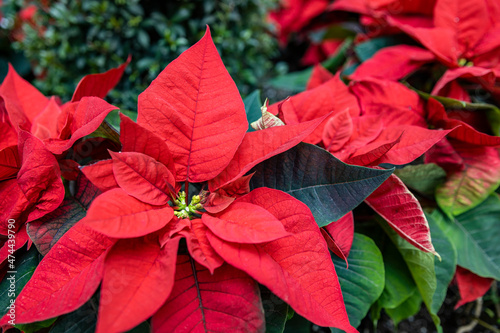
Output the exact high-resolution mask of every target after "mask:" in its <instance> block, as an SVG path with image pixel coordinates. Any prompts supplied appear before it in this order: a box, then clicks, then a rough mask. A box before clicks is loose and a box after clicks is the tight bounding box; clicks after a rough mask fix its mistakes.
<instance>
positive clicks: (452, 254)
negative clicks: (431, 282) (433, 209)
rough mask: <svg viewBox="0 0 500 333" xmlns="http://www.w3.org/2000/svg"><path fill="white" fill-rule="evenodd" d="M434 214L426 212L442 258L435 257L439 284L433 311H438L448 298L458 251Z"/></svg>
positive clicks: (434, 297)
mask: <svg viewBox="0 0 500 333" xmlns="http://www.w3.org/2000/svg"><path fill="white" fill-rule="evenodd" d="M434 215H435V214H432V215H429V214H426V218H427V222H428V223H429V228H430V230H431V237H432V244H433V245H434V248H435V249H436V252H437V253H439V254H440V255H441V258H442V259H441V261H439V260H438V258H437V257H434V269H435V271H436V282H437V285H436V292H435V293H434V296H432V306H431V311H432V313H437V312H438V311H439V309H440V308H441V305H442V304H443V302H444V299H445V298H446V291H447V290H448V286H449V285H450V282H451V280H452V279H453V276H454V275H455V269H456V267H457V251H456V249H455V247H454V246H453V244H452V243H451V242H450V240H449V239H448V237H447V235H446V234H445V233H444V232H443V231H442V230H441V229H440V228H439V226H438V224H437V222H436V221H435V220H434Z"/></svg>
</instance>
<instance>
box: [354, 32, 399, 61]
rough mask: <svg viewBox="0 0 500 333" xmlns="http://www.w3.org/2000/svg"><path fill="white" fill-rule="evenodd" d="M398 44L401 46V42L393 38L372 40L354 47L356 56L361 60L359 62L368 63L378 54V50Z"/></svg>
mask: <svg viewBox="0 0 500 333" xmlns="http://www.w3.org/2000/svg"><path fill="white" fill-rule="evenodd" d="M397 44H400V42H399V40H398V38H396V37H393V36H386V37H379V38H372V39H369V40H367V41H366V42H362V43H359V44H357V45H356V46H355V47H354V52H355V53H356V56H357V57H358V58H359V60H361V61H366V60H368V59H370V58H371V57H373V55H374V54H375V53H377V51H378V50H380V49H383V48H385V47H388V46H393V45H397Z"/></svg>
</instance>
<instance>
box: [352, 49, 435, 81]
mask: <svg viewBox="0 0 500 333" xmlns="http://www.w3.org/2000/svg"><path fill="white" fill-rule="evenodd" d="M434 60H435V57H434V55H433V54H432V53H431V52H429V51H427V50H425V49H423V48H420V47H416V46H409V45H397V46H389V47H385V48H383V49H381V50H380V51H378V52H377V53H375V55H373V57H371V58H370V59H368V60H366V61H364V62H363V63H362V64H361V65H359V67H358V68H356V71H355V72H354V73H353V74H352V75H350V78H351V79H352V80H355V81H358V80H362V79H366V78H370V77H375V78H380V79H386V80H394V81H397V80H399V79H401V78H403V77H405V76H406V75H408V74H411V73H413V72H414V71H416V70H417V69H419V68H420V67H421V66H422V65H424V64H426V63H428V62H431V61H434ZM387 64H391V65H390V66H388V65H387Z"/></svg>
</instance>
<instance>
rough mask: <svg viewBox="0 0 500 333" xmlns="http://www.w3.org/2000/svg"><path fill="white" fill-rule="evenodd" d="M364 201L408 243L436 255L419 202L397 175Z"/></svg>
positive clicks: (392, 176)
mask: <svg viewBox="0 0 500 333" xmlns="http://www.w3.org/2000/svg"><path fill="white" fill-rule="evenodd" d="M365 202H366V203H367V204H368V205H369V206H370V207H371V208H373V210H375V212H377V213H378V214H379V215H380V216H382V217H383V218H384V219H385V220H386V221H387V223H389V225H390V226H391V227H392V228H393V229H394V230H395V231H396V232H397V233H398V234H399V235H400V236H401V237H403V238H404V239H406V240H407V241H408V242H409V243H410V244H412V245H413V246H415V247H417V248H419V249H420V250H422V251H425V252H430V253H433V254H437V252H436V250H434V246H433V245H432V242H431V233H430V230H429V224H428V223H427V219H426V218H425V215H424V212H423V211H422V207H421V206H420V203H419V202H418V200H417V199H416V198H415V196H414V195H413V194H412V193H411V192H410V191H409V190H408V188H407V187H406V185H405V184H404V183H403V182H402V181H401V180H400V179H399V178H398V177H397V176H395V175H391V176H390V177H389V178H388V179H387V180H386V181H385V182H384V183H382V185H380V186H379V187H378V188H377V189H376V190H375V191H374V192H373V193H372V194H370V195H369V196H368V197H367V198H366V199H365Z"/></svg>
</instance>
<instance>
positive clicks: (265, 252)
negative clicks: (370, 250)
mask: <svg viewBox="0 0 500 333" xmlns="http://www.w3.org/2000/svg"><path fill="white" fill-rule="evenodd" d="M239 201H240V202H249V203H252V204H254V205H258V206H261V207H262V208H264V209H266V210H267V211H268V212H269V213H271V214H273V215H274V216H275V217H276V218H277V219H279V220H280V221H281V222H282V223H283V225H284V227H285V229H286V231H288V232H290V233H292V235H290V236H288V237H283V238H280V239H278V240H275V241H272V242H269V243H267V244H236V243H230V242H226V241H224V240H222V239H220V238H218V237H217V236H215V235H214V234H213V233H212V232H208V240H209V241H210V243H211V244H212V246H213V247H214V249H215V250H216V251H217V253H219V254H220V255H221V257H222V258H224V260H225V261H226V262H228V263H229V264H231V265H233V266H235V267H236V268H238V269H241V270H243V271H245V272H247V273H248V274H249V275H250V276H252V277H253V278H254V279H255V280H257V281H258V282H259V283H261V284H263V285H265V286H266V287H268V288H269V289H270V290H271V291H272V292H273V293H274V294H275V295H276V296H278V297H279V298H281V299H282V300H283V301H285V302H287V303H288V304H289V305H290V306H291V307H292V308H293V309H294V310H295V311H296V312H297V313H298V314H300V315H301V316H303V317H305V318H307V319H308V320H310V321H312V322H313V323H315V324H317V325H320V326H330V327H337V328H340V329H343V330H345V331H347V332H357V331H356V329H354V328H353V327H352V326H351V325H350V324H349V319H348V318H347V313H346V311H345V306H344V301H343V297H342V292H341V290H340V285H339V282H338V278H337V274H336V273H335V268H334V267H333V263H332V261H331V258H330V254H329V252H328V247H327V245H326V243H325V240H324V239H323V236H322V235H321V233H320V231H319V228H318V225H317V224H316V222H315V221H314V218H313V216H312V214H311V211H310V210H309V208H307V206H306V205H304V204H303V203H301V202H300V201H298V200H296V199H294V198H293V197H291V196H290V195H288V194H286V193H283V192H281V191H278V190H272V189H268V188H258V189H255V190H253V191H252V192H250V193H249V194H247V195H246V196H244V197H241V198H240V199H239Z"/></svg>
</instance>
